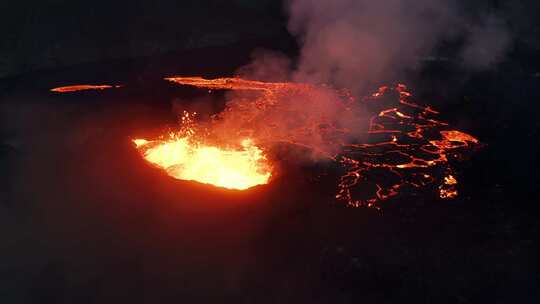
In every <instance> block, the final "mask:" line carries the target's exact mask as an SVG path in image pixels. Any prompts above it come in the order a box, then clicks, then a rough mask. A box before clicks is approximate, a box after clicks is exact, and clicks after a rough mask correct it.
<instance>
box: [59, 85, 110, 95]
mask: <svg viewBox="0 0 540 304" xmlns="http://www.w3.org/2000/svg"><path fill="white" fill-rule="evenodd" d="M120 87H121V86H119V85H108V84H98V85H95V84H78V85H71V86H62V87H57V88H52V89H51V92H56V93H69V92H77V91H90V90H107V89H115V88H120Z"/></svg>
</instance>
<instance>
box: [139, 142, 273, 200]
mask: <svg viewBox="0 0 540 304" xmlns="http://www.w3.org/2000/svg"><path fill="white" fill-rule="evenodd" d="M133 142H134V143H135V145H136V146H137V149H139V151H141V152H142V153H143V156H144V158H145V159H146V160H147V161H149V162H150V163H153V164H155V165H157V166H158V167H160V168H163V169H165V170H166V171H167V173H168V174H169V175H170V176H172V177H174V178H177V179H183V180H193V181H198V182H201V183H205V184H212V185H214V186H218V187H223V188H228V189H238V190H244V189H248V188H251V187H253V186H256V185H262V184H267V183H268V181H269V179H270V176H271V166H270V164H269V162H268V160H267V159H266V156H265V155H264V154H263V151H262V150H261V149H259V148H258V147H256V146H255V145H253V143H252V141H251V140H249V139H245V140H243V141H242V142H241V147H242V148H241V149H239V150H234V149H223V148H219V147H215V146H208V145H204V144H201V143H198V142H192V140H191V139H190V138H189V137H177V136H174V135H172V136H171V138H170V139H169V140H155V141H148V140H145V139H135V140H133Z"/></svg>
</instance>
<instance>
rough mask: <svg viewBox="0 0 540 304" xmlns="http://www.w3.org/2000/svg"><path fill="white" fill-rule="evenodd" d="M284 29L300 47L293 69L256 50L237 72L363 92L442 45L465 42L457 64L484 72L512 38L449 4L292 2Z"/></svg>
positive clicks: (487, 17) (493, 20)
mask: <svg viewBox="0 0 540 304" xmlns="http://www.w3.org/2000/svg"><path fill="white" fill-rule="evenodd" d="M286 10H287V12H288V14H289V22H288V29H289V31H290V33H291V34H293V35H294V36H295V37H297V40H298V42H299V44H300V48H301V50H300V57H299V59H298V62H297V65H296V68H294V69H292V70H290V71H288V70H287V68H288V66H289V62H288V61H287V59H286V58H283V56H279V55H276V54H275V53H264V52H261V51H258V52H256V53H255V54H254V57H255V60H254V62H253V63H252V64H250V65H249V66H248V67H245V68H243V69H242V70H241V74H243V75H246V74H247V75H249V76H252V77H254V78H257V79H265V80H274V79H275V78H290V79H292V80H294V81H298V82H309V83H327V84H332V85H334V86H337V87H342V88H348V89H351V90H353V91H362V90H363V89H365V88H366V85H379V84H380V83H381V82H386V81H391V80H393V79H396V78H399V77H400V76H401V74H402V72H403V71H404V70H406V69H408V68H411V67H414V66H415V65H417V63H418V62H419V61H420V60H421V59H422V58H425V57H427V56H433V55H432V54H433V51H434V50H435V48H436V47H437V46H438V45H439V44H440V43H443V42H445V41H456V40H457V41H463V43H462V45H461V47H460V49H459V50H458V52H459V54H458V56H457V57H458V58H459V59H460V62H459V64H463V65H465V66H466V67H471V68H487V67H490V66H491V65H493V64H496V63H497V62H498V61H499V60H500V59H501V58H502V56H503V55H504V52H505V51H506V49H507V46H508V45H509V42H510V35H509V32H508V30H507V29H506V25H505V23H504V21H503V20H502V19H501V18H499V17H498V16H497V15H496V14H494V13H492V12H475V13H474V14H473V13H469V12H467V11H465V8H462V7H460V6H459V5H458V3H456V2H454V1H447V0H419V1H414V2H411V1H404V0H381V1H367V0H360V1H358V0H321V1H309V0H290V1H288V2H287V3H286Z"/></svg>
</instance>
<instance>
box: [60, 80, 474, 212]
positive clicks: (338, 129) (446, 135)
mask: <svg viewBox="0 0 540 304" xmlns="http://www.w3.org/2000/svg"><path fill="white" fill-rule="evenodd" d="M165 80H167V81H170V82H173V83H175V84H179V85H189V86H193V87H197V88H204V89H210V90H218V89H219V90H232V91H234V94H229V95H227V96H228V100H227V101H226V105H225V109H224V110H223V111H222V112H220V113H217V114H215V115H213V116H212V117H211V118H210V120H208V121H198V122H197V123H195V121H194V120H193V117H192V115H191V114H190V113H187V112H185V113H184V115H183V116H182V117H181V118H182V121H181V123H180V128H179V131H173V132H167V133H166V135H163V136H161V137H159V138H158V139H153V140H147V139H140V138H139V139H134V140H133V142H134V144H135V145H136V147H137V149H138V150H139V151H140V152H141V154H142V155H143V157H144V158H145V159H146V160H147V161H148V162H150V163H152V164H153V165H155V166H157V167H159V168H162V169H163V170H165V171H166V172H167V173H168V174H169V175H170V176H172V177H174V178H177V179H183V180H194V181H198V182H201V183H207V184H212V185H215V186H218V187H224V188H229V189H247V188H250V187H253V186H255V185H261V184H266V183H268V182H269V180H270V178H271V177H272V175H273V173H274V172H273V169H274V167H275V166H274V164H272V162H271V161H270V160H269V158H267V155H266V154H267V153H271V151H272V149H273V147H277V146H280V145H283V144H285V145H294V146H298V147H301V148H302V149H303V150H302V151H310V152H302V153H305V155H300V156H298V157H302V158H304V160H305V159H308V160H311V161H326V162H329V161H330V162H333V163H334V164H335V166H334V167H335V169H337V170H339V175H338V176H336V185H335V186H336V188H337V194H336V195H335V198H336V199H337V200H338V201H342V202H344V203H346V204H347V205H349V206H355V207H358V206H368V207H375V208H379V206H380V203H381V202H382V201H385V200H388V199H389V198H392V197H395V196H397V195H398V194H400V193H403V192H411V191H416V190H415V189H420V188H429V187H430V188H431V189H432V192H433V193H437V195H438V196H439V197H440V198H441V199H451V198H455V197H456V196H457V195H458V190H457V187H458V179H457V177H456V176H457V175H458V173H457V172H455V170H454V163H456V162H457V161H461V160H463V159H465V158H466V155H467V152H468V151H471V150H474V149H475V147H477V146H479V145H480V142H479V141H478V140H477V139H476V138H475V137H473V136H471V135H469V134H467V133H464V132H461V131H458V130H453V129H452V128H451V127H449V124H448V123H446V122H444V121H441V120H440V119H439V118H438V115H439V112H437V111H436V110H434V109H433V108H431V107H430V106H423V105H421V104H419V103H416V102H414V101H413V100H412V98H413V97H412V94H411V93H410V92H409V91H408V90H407V87H406V86H405V85H402V84H397V85H396V86H394V87H390V86H384V87H381V88H379V89H378V90H377V91H376V92H375V93H373V94H371V95H370V96H367V97H364V98H356V97H354V96H353V95H352V94H351V93H350V92H348V91H346V90H336V89H333V88H331V87H329V86H324V85H322V86H315V85H309V84H302V83H292V82H277V83H270V82H263V81H256V80H247V79H242V78H238V77H234V78H217V79H204V78H201V77H168V78H165ZM112 87H113V86H109V85H100V86H87V85H81V86H69V87H60V88H55V89H52V91H55V92H71V91H78V90H87V89H108V88H112ZM114 87H118V86H114ZM280 147H281V146H280ZM272 159H275V158H274V157H273V158H272ZM277 159H279V157H278V158H277ZM323 174H326V173H323ZM332 174H335V173H332Z"/></svg>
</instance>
